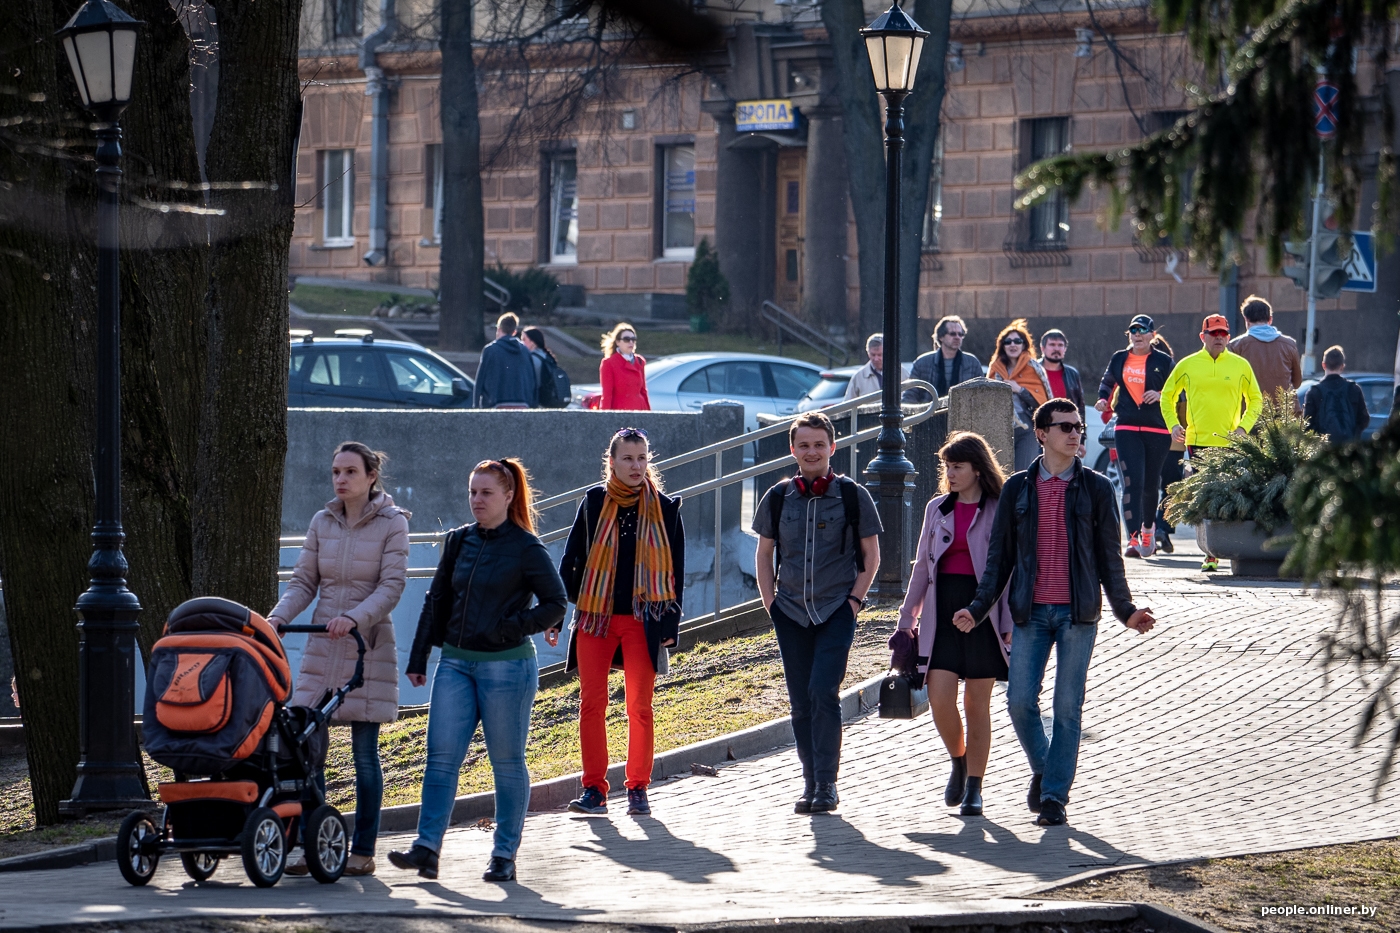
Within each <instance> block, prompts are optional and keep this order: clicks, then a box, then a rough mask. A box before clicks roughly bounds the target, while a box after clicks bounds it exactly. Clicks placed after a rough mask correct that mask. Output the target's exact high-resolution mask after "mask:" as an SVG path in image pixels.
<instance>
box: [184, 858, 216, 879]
mask: <svg viewBox="0 0 1400 933" xmlns="http://www.w3.org/2000/svg"><path fill="white" fill-rule="evenodd" d="M180 864H181V865H184V866H185V874H187V875H189V876H190V877H191V878H193V879H194V880H195V881H208V880H209V879H210V878H211V877H213V875H214V872H216V871H218V869H219V857H218V856H217V855H211V854H209V853H208V852H181V853H180Z"/></svg>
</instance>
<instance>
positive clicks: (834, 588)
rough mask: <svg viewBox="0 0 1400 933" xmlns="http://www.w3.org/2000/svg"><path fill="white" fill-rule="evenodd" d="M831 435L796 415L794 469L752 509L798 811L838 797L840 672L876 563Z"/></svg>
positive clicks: (871, 528)
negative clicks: (798, 779)
mask: <svg viewBox="0 0 1400 933" xmlns="http://www.w3.org/2000/svg"><path fill="white" fill-rule="evenodd" d="M835 441H836V429H835V428H834V427H832V424H831V419H830V418H828V417H827V416H826V415H824V414H822V413H821V412H815V411H813V412H807V413H805V414H802V415H799V416H798V417H796V418H794V419H793V421H792V425H791V427H789V428H788V449H789V450H790V451H791V452H792V456H793V457H794V458H795V459H796V460H797V470H798V472H797V475H796V476H794V477H793V478H792V479H790V480H783V481H781V482H779V483H777V484H776V485H774V486H773V487H772V488H770V489H769V490H768V491H767V492H765V493H764V494H763V497H762V499H761V500H760V501H759V503H758V506H757V507H756V508H755V509H754V517H753V530H754V532H755V533H756V534H757V535H758V536H759V537H758V555H757V558H756V568H757V569H756V573H757V576H758V592H759V595H760V596H761V597H762V598H763V607H764V608H765V609H767V610H768V615H769V617H770V618H772V620H773V632H774V634H775V635H776V636H777V638H778V651H779V652H780V653H781V654H782V658H783V677H784V679H785V680H786V681H787V691H788V701H789V702H790V703H791V704H792V732H793V735H794V737H795V738H796V740H797V757H798V759H799V760H801V762H802V778H803V792H802V796H801V797H799V798H798V800H797V803H796V805H795V806H794V807H793V810H794V811H795V812H797V813H824V812H828V811H831V810H835V809H836V807H837V805H838V804H839V803H840V796H839V795H838V794H837V791H836V778H837V773H838V771H839V770H840V765H841V694H840V691H841V681H842V679H843V678H845V676H846V662H847V660H848V659H849V657H850V653H851V643H852V641H853V640H854V639H855V633H856V615H857V614H858V613H859V612H860V610H861V609H863V608H864V607H865V594H866V593H867V592H868V591H869V590H870V584H871V581H873V580H874V579H875V573H876V571H877V570H879V569H880V539H879V537H878V535H879V533H880V530H881V526H880V517H879V515H878V514H877V513H876V511H875V500H874V499H872V498H870V493H869V492H868V491H867V490H866V488H865V487H864V486H862V485H860V484H859V483H857V482H855V481H854V480H851V479H849V478H847V477H845V476H842V475H840V474H839V473H835V472H833V471H832V469H831V454H832V451H833V449H834V447H833V445H834V444H835ZM775 555H776V557H777V565H776V566H775V563H774V557H775ZM783 568H786V569H783Z"/></svg>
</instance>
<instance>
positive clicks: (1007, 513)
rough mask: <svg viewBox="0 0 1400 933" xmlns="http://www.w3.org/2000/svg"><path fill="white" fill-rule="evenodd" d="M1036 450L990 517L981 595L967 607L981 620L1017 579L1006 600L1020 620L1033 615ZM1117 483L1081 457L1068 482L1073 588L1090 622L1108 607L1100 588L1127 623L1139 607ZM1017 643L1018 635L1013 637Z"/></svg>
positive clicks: (1073, 598) (1080, 612) (1078, 614)
mask: <svg viewBox="0 0 1400 933" xmlns="http://www.w3.org/2000/svg"><path fill="white" fill-rule="evenodd" d="M1040 459H1041V458H1039V457H1037V458H1036V459H1035V462H1034V463H1032V464H1031V466H1030V469H1028V470H1025V471H1023V472H1020V473H1017V474H1015V475H1014V476H1012V477H1011V478H1010V479H1008V480H1007V481H1006V486H1005V488H1003V489H1002V492H1001V501H1000V502H999V503H998V504H997V514H996V518H995V519H993V520H992V538H991V541H990V542H989V544H988V547H987V569H986V571H984V572H983V574H982V579H981V580H980V581H978V584H977V596H976V598H975V599H973V601H972V605H970V606H968V607H967V609H968V612H970V613H972V617H973V618H974V619H976V620H977V621H978V622H981V621H982V619H983V618H985V617H986V615H987V612H988V611H989V610H990V609H991V607H992V606H993V605H995V604H996V601H997V597H998V596H999V595H1000V594H1001V592H1002V590H1003V589H1005V588H1006V582H1007V580H1008V579H1009V580H1010V581H1011V591H1010V595H1009V599H1008V602H1009V603H1010V607H1011V618H1012V620H1013V621H1015V622H1016V624H1017V625H1021V624H1024V623H1025V622H1027V621H1029V619H1030V617H1031V607H1032V604H1033V603H1034V601H1035V600H1034V594H1035V575H1036V566H1037V560H1036V558H1037V554H1036V533H1037V531H1038V529H1039V525H1038V522H1039V512H1040V508H1039V506H1040V500H1039V497H1038V496H1037V494H1036V483H1035V478H1037V477H1039V475H1040ZM1116 498H1117V497H1116V496H1115V495H1114V492H1113V484H1112V483H1110V482H1109V481H1108V478H1107V477H1106V476H1103V475H1102V474H1099V473H1095V472H1094V471H1093V470H1090V469H1087V468H1086V467H1085V466H1084V464H1083V463H1082V462H1081V461H1079V459H1078V458H1076V459H1075V463H1074V477H1073V478H1072V479H1071V480H1070V481H1069V483H1068V485H1067V486H1066V488H1065V523H1066V530H1067V531H1068V534H1069V593H1070V604H1071V605H1070V609H1071V611H1072V613H1073V617H1074V621H1075V622H1081V623H1085V624H1092V623H1095V622H1098V621H1099V617H1100V616H1101V615H1102V613H1103V600H1102V597H1101V596H1100V594H1099V589H1100V587H1102V588H1103V591H1104V593H1106V594H1107V595H1108V602H1109V605H1110V606H1112V607H1113V614H1114V615H1115V616H1117V617H1118V619H1119V620H1120V621H1122V622H1127V621H1128V619H1129V618H1130V617H1131V616H1132V614H1133V613H1134V612H1136V611H1137V607H1136V606H1134V605H1133V594H1132V593H1130V592H1129V591H1128V579H1127V577H1126V576H1125V575H1124V573H1123V552H1122V551H1121V550H1119V547H1120V545H1121V544H1122V542H1121V540H1120V538H1119V535H1118V525H1119V522H1118V509H1117V505H1116V504H1115V503H1116ZM1013 642H1014V639H1013Z"/></svg>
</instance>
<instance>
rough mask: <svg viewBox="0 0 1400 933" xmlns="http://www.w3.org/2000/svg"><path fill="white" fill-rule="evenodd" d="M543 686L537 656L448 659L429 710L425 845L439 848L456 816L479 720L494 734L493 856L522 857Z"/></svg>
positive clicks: (421, 828)
mask: <svg viewBox="0 0 1400 933" xmlns="http://www.w3.org/2000/svg"><path fill="white" fill-rule="evenodd" d="M539 685H540V667H539V662H538V661H537V660H536V659H535V658H534V656H533V655H532V656H530V657H528V658H518V659H516V660H513V661H457V660H453V659H452V658H443V659H442V660H441V661H439V662H438V666H437V670H436V671H435V672H434V673H433V692H432V699H431V700H430V701H429V703H430V706H429V712H428V766H427V769H426V770H425V771H424V773H423V803H422V807H421V809H420V810H419V811H418V838H417V839H416V840H415V841H414V845H420V846H423V847H425V848H428V849H431V850H433V851H434V852H437V851H439V850H440V849H441V848H442V837H443V834H445V833H446V832H447V825H448V823H450V822H451V821H452V806H453V803H454V802H455V801H456V799H457V779H458V778H459V777H460V776H461V773H462V762H463V760H465V759H466V757H467V746H468V744H469V743H470V742H471V739H472V736H473V735H474V734H475V733H476V725H477V723H481V731H482V732H483V733H485V735H486V755H487V757H488V758H489V759H490V760H491V773H492V775H493V776H494V777H495V784H496V834H495V844H494V845H493V846H492V849H491V855H492V857H496V856H500V857H501V858H508V859H513V858H515V851H516V850H517V849H519V848H520V835H521V833H522V832H523V831H524V829H525V811H526V810H527V809H528V808H529V806H530V772H529V770H528V769H526V767H525V740H526V739H527V738H528V737H529V735H530V708H531V707H532V706H533V705H534V703H535V691H536V690H538V689H539Z"/></svg>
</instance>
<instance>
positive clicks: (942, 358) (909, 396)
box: [904, 314, 986, 402]
mask: <svg viewBox="0 0 1400 933" xmlns="http://www.w3.org/2000/svg"><path fill="white" fill-rule="evenodd" d="M966 336H967V325H966V324H964V323H963V319H962V318H960V317H958V316H957V315H956V314H950V315H948V316H947V317H944V318H941V319H940V320H939V322H938V324H937V325H935V326H934V329H933V339H934V342H935V343H937V344H938V349H936V350H934V351H933V352H931V353H925V354H922V355H921V356H920V357H919V358H918V359H916V360H915V361H914V365H913V367H912V368H911V369H910V370H909V378H911V379H922V380H923V381H924V382H929V383H932V384H933V385H934V387H935V388H937V389H938V396H939V398H944V397H946V396H947V395H948V390H949V389H951V388H952V387H953V386H955V385H957V384H958V383H960V382H966V381H967V380H969V379H979V378H981V377H982V376H984V375H986V370H984V369H983V368H982V364H981V363H979V362H978V361H977V357H975V356H973V355H972V354H971V353H964V352H963V349H962V343H963V338H964V337H966ZM904 401H906V402H930V401H933V400H932V399H930V398H929V397H928V393H927V392H925V391H924V390H922V389H910V390H909V391H907V392H905V393H904Z"/></svg>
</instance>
